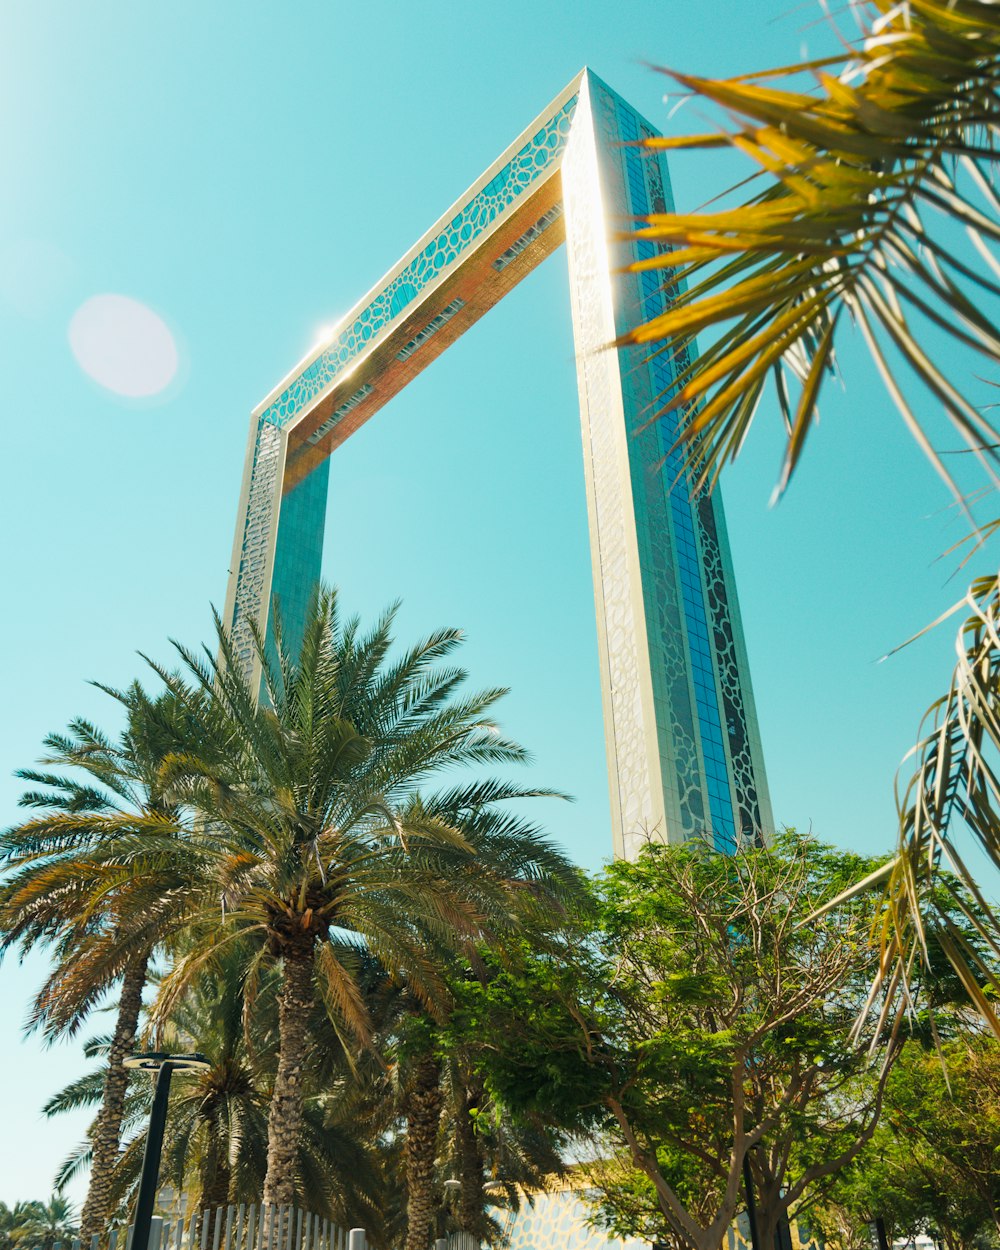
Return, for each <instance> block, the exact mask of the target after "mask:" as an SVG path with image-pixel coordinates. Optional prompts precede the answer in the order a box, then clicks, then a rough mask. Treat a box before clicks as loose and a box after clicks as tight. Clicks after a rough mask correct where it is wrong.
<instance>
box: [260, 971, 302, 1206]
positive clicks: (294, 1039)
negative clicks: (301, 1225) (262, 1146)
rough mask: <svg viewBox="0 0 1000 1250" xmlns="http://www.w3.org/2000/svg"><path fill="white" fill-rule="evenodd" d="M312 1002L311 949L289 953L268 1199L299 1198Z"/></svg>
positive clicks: (271, 1116) (271, 1112) (270, 1124)
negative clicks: (297, 1183)
mask: <svg viewBox="0 0 1000 1250" xmlns="http://www.w3.org/2000/svg"><path fill="white" fill-rule="evenodd" d="M312 1007H313V952H312V948H311V947H310V948H308V949H307V950H304V951H303V950H293V951H289V952H288V953H286V955H285V958H284V967H283V970H282V983H281V995H280V998H279V1000H278V1045H279V1053H278V1073H277V1075H276V1076H275V1078H274V1093H273V1094H272V1095H271V1105H270V1107H269V1108H268V1113H267V1177H266V1179H265V1181H264V1203H265V1205H267V1204H269V1203H275V1204H277V1205H282V1204H284V1203H292V1202H294V1201H295V1179H296V1172H297V1163H298V1150H299V1130H300V1129H301V1127H302V1070H303V1068H304V1066H305V1060H306V1051H307V1049H308V1045H309V1014H310V1012H311V1011H312Z"/></svg>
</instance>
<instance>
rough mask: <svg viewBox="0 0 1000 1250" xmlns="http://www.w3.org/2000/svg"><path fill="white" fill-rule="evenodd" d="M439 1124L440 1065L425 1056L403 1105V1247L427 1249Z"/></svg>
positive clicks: (432, 1204) (417, 1249)
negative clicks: (404, 1139)
mask: <svg viewBox="0 0 1000 1250" xmlns="http://www.w3.org/2000/svg"><path fill="white" fill-rule="evenodd" d="M440 1122H441V1064H440V1062H439V1061H438V1060H437V1059H436V1058H435V1057H434V1056H433V1055H424V1056H423V1057H422V1058H421V1059H420V1060H419V1061H418V1062H417V1064H416V1068H415V1070H414V1075H413V1088H412V1090H411V1092H410V1096H409V1098H408V1099H407V1103H406V1149H405V1152H404V1159H405V1162H406V1245H405V1248H404V1250H427V1243H428V1241H429V1240H430V1231H431V1220H432V1219H433V1217H434V1157H435V1155H436V1154H437V1138H438V1126H439V1124H440Z"/></svg>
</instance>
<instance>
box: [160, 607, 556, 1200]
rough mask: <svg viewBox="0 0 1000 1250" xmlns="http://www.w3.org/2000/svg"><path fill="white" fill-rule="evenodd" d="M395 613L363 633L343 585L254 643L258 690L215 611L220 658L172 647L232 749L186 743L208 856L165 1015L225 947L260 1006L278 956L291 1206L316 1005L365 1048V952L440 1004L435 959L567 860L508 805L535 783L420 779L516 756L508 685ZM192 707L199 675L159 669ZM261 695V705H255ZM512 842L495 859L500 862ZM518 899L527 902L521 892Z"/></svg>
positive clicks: (184, 784) (280, 1184)
mask: <svg viewBox="0 0 1000 1250" xmlns="http://www.w3.org/2000/svg"><path fill="white" fill-rule="evenodd" d="M393 615H394V612H393V610H390V611H389V612H387V613H386V614H384V615H383V617H382V618H381V619H380V620H379V621H378V622H377V624H376V625H375V627H374V628H373V629H372V630H371V631H370V632H369V633H367V634H364V633H362V631H361V627H360V624H359V622H358V620H357V619H351V620H346V621H345V620H344V619H342V617H341V614H340V610H339V605H338V601H337V596H336V594H335V592H333V591H330V590H324V591H321V592H320V593H318V594H317V596H316V598H315V600H314V603H313V607H312V610H311V612H310V615H309V618H308V620H307V621H306V625H305V630H304V634H303V638H302V644H301V649H300V650H299V652H298V654H296V655H292V654H290V653H289V652H288V650H287V649H286V647H285V644H284V639H283V633H282V629H281V623H280V619H279V620H278V621H277V622H276V626H275V630H274V636H273V645H272V644H271V643H270V642H269V643H267V644H265V640H264V638H263V637H262V636H261V635H260V633H257V634H256V635H255V650H256V655H257V659H258V660H259V662H260V665H261V672H262V685H261V690H260V692H258V689H257V688H256V686H255V685H254V684H251V681H250V680H249V679H248V677H247V676H246V675H245V674H244V671H243V669H242V667H241V666H240V664H239V662H238V660H237V658H236V656H235V654H234V651H233V647H232V643H231V639H230V637H229V634H228V632H227V631H226V629H225V628H224V627H223V626H222V625H221V623H220V622H218V621H217V625H218V635H219V646H218V655H217V658H214V657H212V656H211V655H210V654H207V653H206V656H205V657H199V656H197V655H195V654H193V653H191V652H190V651H188V650H186V649H184V648H180V654H181V656H182V658H183V660H184V663H185V666H186V669H187V673H188V680H192V679H193V682H194V687H195V689H196V691H197V692H198V697H202V698H207V699H210V700H211V702H212V706H213V715H214V716H215V718H216V721H215V723H216V726H217V730H218V732H219V733H220V734H221V735H222V736H223V737H224V738H225V740H226V741H227V744H228V749H227V752H226V753H225V755H219V756H212V755H208V756H206V755H204V754H199V753H198V752H190V751H189V752H187V753H178V754H177V755H176V756H175V757H173V758H172V759H168V761H167V762H166V765H165V769H164V774H163V777H164V782H165V784H169V785H170V786H172V787H173V789H174V792H176V793H177V794H179V795H182V796H183V799H184V802H185V803H186V804H187V805H188V806H189V807H190V808H191V810H192V811H194V812H195V813H196V817H197V820H198V822H199V825H200V827H201V829H202V830H203V834H202V836H201V837H200V838H199V843H198V846H199V855H200V856H201V858H202V862H203V863H204V864H205V865H206V866H209V867H210V871H206V872H205V873H204V874H203V877H202V881H201V885H200V889H199V887H198V886H195V888H194V890H193V892H192V896H191V903H192V913H191V917H190V921H189V926H188V933H189V942H190V945H189V947H188V949H187V950H186V952H185V953H184V954H183V955H182V956H181V957H179V958H178V959H177V961H176V963H175V964H174V966H173V968H172V969H171V971H170V972H169V973H168V975H167V976H166V978H165V980H164V982H163V986H162V988H161V994H160V997H159V1000H158V1006H157V1013H158V1016H159V1017H163V1016H169V1014H170V1012H171V1011H172V1010H173V1007H174V1004H175V1003H176V1002H177V1001H178V1000H179V998H180V996H181V995H182V994H183V993H184V992H185V991H186V990H187V988H188V987H189V986H190V985H191V983H192V981H193V979H194V978H195V977H196V976H197V975H198V974H199V973H200V971H201V970H202V969H203V968H204V967H206V966H208V965H210V964H211V963H212V962H213V961H214V960H216V959H217V958H218V956H219V953H220V952H221V951H222V950H223V949H224V948H225V947H226V946H227V945H231V944H235V943H239V944H240V947H241V949H243V950H245V951H248V952H252V954H249V955H248V957H247V959H246V963H245V970H244V973H243V977H244V985H245V987H246V993H247V996H248V1009H249V1010H251V1011H252V1010H253V995H254V986H255V984H256V982H257V980H258V979H259V976H260V972H261V969H262V968H264V967H265V966H266V965H267V964H268V962H270V961H276V962H277V964H278V966H279V968H280V988H279V991H278V1063H277V1072H276V1076H275V1081H274V1088H273V1092H272V1096H271V1101H270V1107H269V1112H268V1156H267V1176H266V1180H265V1185H264V1201H265V1202H266V1203H273V1204H283V1203H288V1202H291V1201H292V1200H293V1198H294V1194H295V1189H296V1155H297V1143H298V1137H299V1134H300V1131H301V1127H302V1118H303V1106H304V1103H303V1080H304V1075H305V1070H306V1064H307V1059H308V1053H309V1022H310V1016H311V1013H312V1010H313V1005H314V1003H315V1001H316V999H317V997H319V999H320V1000H321V1001H322V1002H323V1003H324V1004H325V1005H326V1006H327V1008H328V1010H329V1012H330V1015H331V1018H332V1019H334V1020H336V1021H337V1023H338V1026H339V1027H340V1028H342V1029H343V1030H345V1035H346V1036H349V1037H351V1038H353V1039H354V1041H355V1042H356V1043H359V1044H362V1045H365V1044H367V1043H369V1042H370V1040H371V1036H372V1030H371V1021H370V1018H369V1015H368V1011H367V1009H366V1005H365V1002H364V1000H363V997H362V995H361V993H360V991H359V986H358V981H357V976H356V968H357V964H358V959H359V956H360V954H362V953H364V954H367V955H371V956H372V957H374V958H376V959H377V960H378V961H380V962H381V963H382V965H383V966H384V967H385V968H386V969H388V970H389V971H390V972H394V973H398V974H399V975H405V979H406V982H407V984H408V985H409V986H410V988H411V990H412V992H413V993H414V994H415V995H417V996H418V997H419V998H420V999H421V1000H422V1001H424V1002H425V1003H427V1004H428V1005H429V1006H430V1007H431V1008H432V1009H433V1005H434V1004H435V1003H440V1002H442V1001H443V1000H444V998H445V996H446V986H445V981H444V978H443V975H442V973H441V970H440V969H441V967H442V961H443V960H444V958H445V957H446V955H447V953H448V952H449V951H452V950H454V949H455V948H456V947H457V946H458V945H460V944H461V943H462V942H463V941H464V942H469V941H474V940H476V939H478V938H479V937H481V936H482V934H483V933H484V932H486V931H487V930H488V929H489V928H490V926H493V927H495V928H497V929H498V930H499V929H502V928H503V927H504V926H505V925H509V924H510V923H511V922H512V920H513V918H514V916H515V907H514V895H513V892H512V890H511V888H510V886H509V885H508V879H514V878H515V877H516V879H517V881H518V883H519V891H520V893H521V894H522V895H523V897H524V899H525V900H531V899H534V898H536V897H538V898H540V897H541V895H542V894H543V893H544V892H545V890H546V889H549V882H550V881H553V880H558V881H562V882H563V883H564V885H565V888H567V889H571V888H573V887H574V886H575V883H576V875H575V872H574V871H573V870H572V869H570V868H569V866H568V865H567V863H566V861H565V860H564V858H563V857H562V856H560V855H559V854H558V853H557V852H555V851H554V850H553V849H552V848H551V847H550V846H549V844H548V843H547V842H546V841H545V839H544V838H543V837H542V836H541V834H540V833H539V832H538V830H537V829H535V828H534V827H533V826H531V825H529V824H527V823H526V822H522V821H517V820H516V819H515V818H513V817H509V818H505V819H496V820H494V821H493V822H492V823H491V822H490V821H487V820H484V819H483V817H484V816H485V814H486V813H490V814H492V815H494V816H496V814H497V813H496V805H497V804H498V803H501V802H506V801H509V800H511V799H514V798H523V797H525V796H527V795H528V794H538V793H541V791H537V790H534V791H527V790H523V789H521V788H518V787H516V786H513V785H510V784H508V783H505V782H500V781H476V782H473V783H468V784H465V785H459V786H453V787H452V788H451V789H450V790H448V791H447V792H446V793H444V794H442V795H437V796H435V795H430V796H428V795H425V794H422V793H421V787H422V786H423V785H424V784H425V783H426V782H427V781H428V779H430V778H431V777H433V776H434V775H436V774H439V773H441V772H445V771H447V772H454V771H455V770H457V769H462V768H469V767H472V766H480V765H483V764H510V763H520V762H522V761H523V760H524V759H525V752H524V751H523V749H522V748H521V747H520V746H518V745H517V744H516V743H514V742H513V741H511V740H510V739H509V738H507V737H505V736H504V735H503V734H502V733H501V732H500V730H499V729H498V727H497V726H496V724H495V722H494V721H493V719H492V717H491V715H490V710H491V708H492V706H493V705H494V703H495V702H496V701H497V699H498V698H499V697H500V696H501V694H503V693H504V692H503V691H502V690H488V691H485V692H483V693H479V694H474V695H470V696H464V697H461V696H460V695H459V694H458V688H459V686H460V685H461V683H462V682H463V680H464V678H465V673H464V672H463V671H462V670H461V669H458V668H455V667H451V666H449V667H442V666H440V664H441V661H444V660H445V659H447V658H448V657H449V656H450V655H451V653H452V652H453V651H454V649H455V648H456V647H457V646H458V644H459V641H460V635H459V634H458V633H457V632H456V631H454V630H442V631H439V632H437V633H435V634H433V635H431V637H429V638H428V639H426V640H425V641H424V642H421V643H419V644H418V645H417V646H415V647H413V648H410V649H409V650H406V651H403V652H402V653H401V654H399V655H398V656H394V655H393V654H392V653H391V648H392V642H393V640H392V633H391V629H392V621H393ZM161 675H162V677H163V679H164V681H165V683H166V684H167V687H168V689H169V690H171V691H172V692H173V693H174V694H175V695H176V696H177V697H178V699H180V700H183V699H184V698H186V697H188V687H187V686H186V685H185V683H184V682H183V681H181V680H180V679H179V678H176V677H174V676H173V675H171V674H170V673H166V672H163V673H161ZM258 693H260V698H258ZM494 854H497V855H500V854H503V855H505V856H506V859H505V860H504V861H503V862H502V864H501V865H500V867H498V868H491V867H489V865H490V857H491V856H493V855H494ZM517 905H518V907H521V906H523V904H522V903H521V902H520V899H518V904H517Z"/></svg>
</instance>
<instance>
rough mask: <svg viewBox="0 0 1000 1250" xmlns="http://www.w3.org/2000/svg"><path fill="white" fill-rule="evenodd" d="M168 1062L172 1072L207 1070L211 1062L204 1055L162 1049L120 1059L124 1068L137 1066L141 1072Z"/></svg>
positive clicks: (153, 1070) (156, 1070)
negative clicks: (184, 1053) (172, 1052)
mask: <svg viewBox="0 0 1000 1250" xmlns="http://www.w3.org/2000/svg"><path fill="white" fill-rule="evenodd" d="M166 1064H169V1065H170V1067H171V1068H172V1069H173V1071H174V1072H207V1071H208V1070H209V1068H211V1066H212V1064H211V1063H210V1061H209V1060H208V1059H206V1058H205V1056H204V1055H201V1054H198V1053H197V1052H195V1053H194V1054H193V1055H170V1054H168V1053H167V1052H166V1051H163V1050H147V1051H144V1052H143V1053H142V1054H139V1055H129V1057H128V1058H127V1059H125V1060H123V1061H122V1066H123V1067H126V1068H138V1069H139V1070H140V1071H142V1072H159V1070H160V1069H161V1068H162V1067H164V1066H165V1065H166Z"/></svg>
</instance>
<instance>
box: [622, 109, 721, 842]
mask: <svg viewBox="0 0 1000 1250" xmlns="http://www.w3.org/2000/svg"><path fill="white" fill-rule="evenodd" d="M615 112H616V115H617V119H618V126H619V129H620V132H621V138H622V140H623V142H624V144H626V145H629V146H625V147H623V148H622V155H623V157H624V162H625V182H626V186H627V190H628V198H629V206H630V210H631V213H632V215H633V216H635V217H645V216H648V215H649V214H650V213H663V212H671V211H673V204H672V203H671V202H670V198H669V184H668V183H667V172H666V169H663V168H660V169H657V171H656V173H657V177H656V179H655V180H654V184H653V185H654V192H653V193H654V195H655V194H656V193H657V192H659V195H658V197H657V198H658V199H659V201H660V202H659V203H656V204H653V203H650V189H649V188H648V187H647V171H648V169H649V166H650V164H651V163H652V162H653V161H656V163H657V164H658V165H659V164H660V162H659V161H658V160H657V158H656V157H655V156H652V157H651V156H648V155H646V154H644V153H643V152H642V150H641V149H640V148H638V147H636V146H631V145H635V144H637V143H638V141H639V140H640V139H641V138H643V132H645V134H650V133H652V132H651V131H650V130H648V128H641V127H640V122H639V119H638V117H637V116H636V114H635V113H634V112H633V110H632V109H631V108H629V106H628V105H627V104H625V102H624V101H623V100H621V99H620V98H618V99H616V109H615ZM632 247H633V248H634V252H635V259H636V260H646V259H648V258H649V257H651V256H653V255H655V245H654V244H653V243H651V242H649V241H648V240H645V239H640V240H637V241H636V242H635V243H633V244H632ZM636 278H637V280H638V283H639V288H640V302H641V308H642V316H643V318H644V319H645V320H649V319H651V318H653V317H656V316H659V315H660V313H662V312H663V310H664V306H665V301H666V294H665V292H664V290H663V274H662V271H655V270H654V271H645V272H642V273H639V274H637V275H636ZM648 368H649V369H650V372H651V374H652V381H653V398H654V403H656V401H657V400H659V402H660V403H664V402H666V400H667V399H669V397H670V394H671V391H672V390H673V387H674V379H675V376H676V374H675V369H674V364H673V360H672V358H671V357H670V356H669V355H668V354H667V353H665V352H660V353H659V354H657V355H655V356H653V358H652V359H651V360H650V361H649V363H648ZM656 429H657V434H658V443H659V448H660V458H661V460H662V465H663V468H662V472H663V478H664V483H665V484H666V485H667V487H668V489H669V498H670V521H671V525H670V531H671V533H670V536H671V537H672V538H673V555H674V561H675V570H676V576H677V581H678V585H679V589H680V597H681V602H682V605H683V612H684V630H685V635H686V643H687V654H688V658H689V663H690V670H691V681H692V684H693V686H694V701H695V709H694V722H695V725H696V729H697V735H698V740H699V744H700V747H701V758H702V767H703V769H704V777H705V790H706V792H707V796H708V814H709V822H708V823H709V825H710V827H711V831H712V837H713V839H714V842H715V845H716V847H717V848H718V849H719V850H733V849H735V846H736V822H735V820H734V817H733V803H732V797H731V792H730V775H729V769H728V767H727V763H726V749H725V744H724V741H723V737H722V720H721V717H720V715H719V692H718V688H717V683H716V674H715V668H714V665H713V662H712V645H711V641H710V638H709V627H708V614H707V611H706V607H705V586H704V584H703V563H702V558H701V552H700V550H699V547H698V542H697V539H696V537H695V526H696V515H695V511H694V506H693V501H692V499H691V494H690V489H689V484H688V478H687V475H686V474H685V472H684V468H683V465H684V456H683V453H682V452H681V451H680V450H678V449H677V448H675V447H674V443H675V441H676V438H677V429H678V427H677V413H676V411H674V412H670V413H666V414H664V415H662V416H660V417H659V418H658V419H657V421H656ZM671 483H672V484H673V485H671ZM662 537H663V541H666V539H667V535H666V534H664V535H663V536H662Z"/></svg>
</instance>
